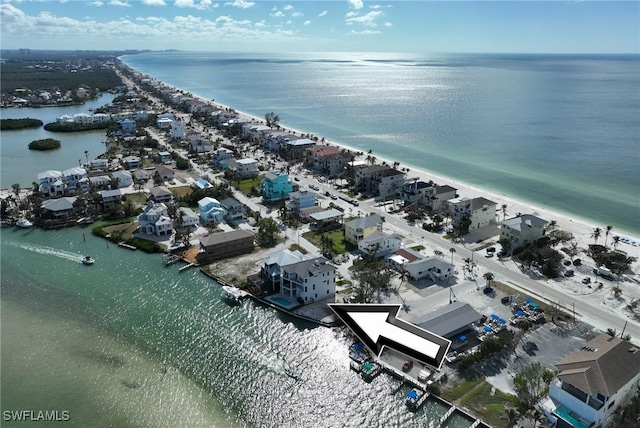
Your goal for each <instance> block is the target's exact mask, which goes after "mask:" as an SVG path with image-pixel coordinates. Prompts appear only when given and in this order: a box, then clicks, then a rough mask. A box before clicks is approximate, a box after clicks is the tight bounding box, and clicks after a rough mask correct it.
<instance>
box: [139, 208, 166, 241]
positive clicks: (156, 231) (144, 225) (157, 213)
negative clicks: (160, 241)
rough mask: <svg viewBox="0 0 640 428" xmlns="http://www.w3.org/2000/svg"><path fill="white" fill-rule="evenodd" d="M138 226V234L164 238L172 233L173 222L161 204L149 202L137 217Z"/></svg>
mask: <svg viewBox="0 0 640 428" xmlns="http://www.w3.org/2000/svg"><path fill="white" fill-rule="evenodd" d="M138 224H139V225H140V232H141V233H145V234H147V235H156V236H165V235H171V234H172V233H173V221H171V218H169V212H168V209H167V206H166V205H165V204H163V203H155V202H153V201H149V202H148V203H147V205H146V206H145V207H144V210H143V211H142V214H140V215H139V216H138Z"/></svg>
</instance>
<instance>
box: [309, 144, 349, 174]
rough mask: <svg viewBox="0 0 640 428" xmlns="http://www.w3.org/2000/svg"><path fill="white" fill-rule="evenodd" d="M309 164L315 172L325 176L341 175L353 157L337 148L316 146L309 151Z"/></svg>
mask: <svg viewBox="0 0 640 428" xmlns="http://www.w3.org/2000/svg"><path fill="white" fill-rule="evenodd" d="M311 151H312V156H311V164H312V165H313V169H314V170H315V171H318V172H320V173H321V174H325V175H327V176H335V175H341V174H343V173H344V172H345V170H346V168H347V165H348V164H349V162H351V160H352V159H353V155H352V154H351V153H349V152H348V151H346V150H344V149H342V150H341V149H339V148H337V147H323V146H319V147H318V146H316V147H314V148H312V149H311Z"/></svg>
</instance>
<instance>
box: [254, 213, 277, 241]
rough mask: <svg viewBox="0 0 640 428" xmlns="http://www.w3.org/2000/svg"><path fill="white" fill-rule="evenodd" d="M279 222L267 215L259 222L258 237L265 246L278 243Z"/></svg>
mask: <svg viewBox="0 0 640 428" xmlns="http://www.w3.org/2000/svg"><path fill="white" fill-rule="evenodd" d="M277 233H278V224H277V223H276V221H275V220H274V219H272V218H271V217H266V218H263V219H261V220H260V221H259V222H258V238H259V239H260V241H261V242H262V245H263V246H265V247H273V246H274V245H275V244H276V236H277V235H276V234H277Z"/></svg>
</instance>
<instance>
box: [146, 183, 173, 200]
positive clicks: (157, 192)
mask: <svg viewBox="0 0 640 428" xmlns="http://www.w3.org/2000/svg"><path fill="white" fill-rule="evenodd" d="M149 193H150V194H151V199H152V200H153V201H154V202H157V203H163V204H172V203H173V193H171V191H170V190H169V189H167V188H166V187H165V186H154V187H152V188H151V189H150V190H149Z"/></svg>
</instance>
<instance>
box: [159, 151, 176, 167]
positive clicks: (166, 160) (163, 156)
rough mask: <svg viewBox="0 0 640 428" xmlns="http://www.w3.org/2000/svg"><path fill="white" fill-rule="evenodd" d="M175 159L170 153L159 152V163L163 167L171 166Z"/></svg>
mask: <svg viewBox="0 0 640 428" xmlns="http://www.w3.org/2000/svg"><path fill="white" fill-rule="evenodd" d="M172 160H173V159H172V158H171V153H169V152H158V163H161V164H163V165H167V164H170V163H171V161H172Z"/></svg>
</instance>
